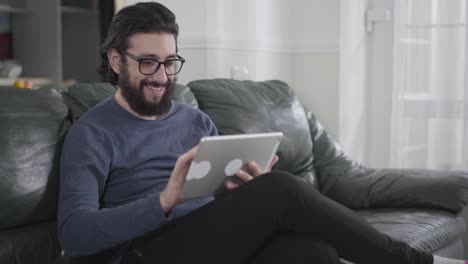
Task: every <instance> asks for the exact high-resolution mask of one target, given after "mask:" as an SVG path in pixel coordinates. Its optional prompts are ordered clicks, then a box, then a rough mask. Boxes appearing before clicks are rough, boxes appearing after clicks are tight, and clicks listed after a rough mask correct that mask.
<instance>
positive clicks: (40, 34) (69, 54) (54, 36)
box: [0, 0, 100, 84]
mask: <svg viewBox="0 0 468 264" xmlns="http://www.w3.org/2000/svg"><path fill="white" fill-rule="evenodd" d="M98 1H99V0H79V1H77V0H41V1H38V0H0V13H9V14H10V15H11V19H12V21H11V29H12V38H13V47H12V48H13V59H14V60H16V61H18V62H19V63H20V64H21V65H22V66H23V73H22V75H21V77H24V78H26V77H31V78H41V79H44V78H45V79H50V80H51V82H53V83H57V84H58V83H62V81H63V80H68V79H73V80H76V81H79V82H88V81H89V82H92V81H98V80H99V76H98V74H97V72H96V69H97V67H98V66H99V63H100V61H99V45H100V32H99V28H100V27H99V12H98Z"/></svg>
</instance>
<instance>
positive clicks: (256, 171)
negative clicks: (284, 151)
mask: <svg viewBox="0 0 468 264" xmlns="http://www.w3.org/2000/svg"><path fill="white" fill-rule="evenodd" d="M278 160H279V158H278V156H276V155H275V156H274V157H273V160H272V161H271V163H270V166H268V170H267V171H266V172H270V171H271V168H273V166H274V165H275V164H276V162H278ZM247 167H248V168H249V170H250V171H251V172H252V175H251V174H249V173H247V172H246V171H244V170H238V171H237V172H236V176H237V177H238V178H239V179H240V181H238V182H234V181H233V180H232V179H228V180H226V182H225V183H224V184H225V186H226V188H228V189H229V190H232V189H235V188H237V187H239V185H241V184H242V183H245V182H248V181H250V180H252V179H253V178H254V177H257V176H259V175H261V174H263V173H262V170H261V169H260V167H259V166H258V164H257V163H255V162H254V161H249V162H247Z"/></svg>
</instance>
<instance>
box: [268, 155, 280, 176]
mask: <svg viewBox="0 0 468 264" xmlns="http://www.w3.org/2000/svg"><path fill="white" fill-rule="evenodd" d="M278 160H279V157H278V155H274V156H273V159H272V160H271V163H270V167H268V172H270V171H271V169H272V168H273V166H275V164H276V163H277V162H278Z"/></svg>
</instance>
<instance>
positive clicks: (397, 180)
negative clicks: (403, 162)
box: [308, 115, 468, 213]
mask: <svg viewBox="0 0 468 264" xmlns="http://www.w3.org/2000/svg"><path fill="white" fill-rule="evenodd" d="M308 118H309V126H310V129H311V135H312V138H313V143H314V149H313V155H314V166H315V168H316V170H317V176H318V180H319V185H320V187H321V192H322V193H323V194H324V195H326V196H328V197H330V198H332V199H333V200H335V201H337V202H339V203H341V204H343V205H345V206H347V207H350V208H354V209H366V208H388V207H394V208H395V207H399V208H429V209H443V210H447V211H450V212H453V213H459V212H460V211H461V210H462V209H463V207H464V206H465V205H466V204H467V201H468V172H463V171H440V170H423V169H370V168H367V167H365V166H363V165H362V164H359V163H358V162H355V161H352V160H350V159H349V158H347V157H346V155H345V154H344V153H343V151H342V150H341V149H340V147H339V145H338V144H337V142H336V141H335V140H334V139H333V138H331V136H330V135H328V133H327V132H326V131H325V129H324V128H323V126H322V125H321V124H320V122H318V121H317V120H316V119H315V117H314V116H313V115H309V117H308Z"/></svg>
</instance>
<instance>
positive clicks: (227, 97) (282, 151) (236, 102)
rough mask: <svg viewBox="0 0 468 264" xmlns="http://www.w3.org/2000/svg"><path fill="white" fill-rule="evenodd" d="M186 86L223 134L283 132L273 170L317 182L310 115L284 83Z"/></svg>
mask: <svg viewBox="0 0 468 264" xmlns="http://www.w3.org/2000/svg"><path fill="white" fill-rule="evenodd" d="M187 85H188V86H189V87H190V89H191V90H192V92H193V93H194V94H195V98H196V99H197V101H198V104H199V107H200V109H201V110H202V111H203V112H205V113H207V114H208V115H209V116H210V117H211V119H212V120H213V122H214V123H215V125H216V127H217V128H218V131H219V133H220V134H226V135H229V134H241V133H261V132H272V131H281V132H283V134H284V137H283V140H282V142H281V144H280V146H279V149H278V153H277V154H278V156H279V158H280V160H279V162H278V164H277V166H275V168H274V169H278V170H285V171H288V172H290V173H292V174H294V175H298V176H300V177H302V178H303V179H305V180H306V181H308V182H310V183H315V182H316V181H314V169H313V166H312V162H313V154H312V140H311V137H310V131H309V125H308V121H307V116H306V113H305V111H304V108H303V107H302V105H301V103H300V102H299V100H298V99H297V98H296V96H295V95H294V92H293V90H292V89H291V88H290V87H289V86H288V85H287V84H286V83H285V82H282V81H274V80H273V81H265V82H253V81H239V80H230V79H211V80H197V81H193V82H190V83H188V84H187Z"/></svg>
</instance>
